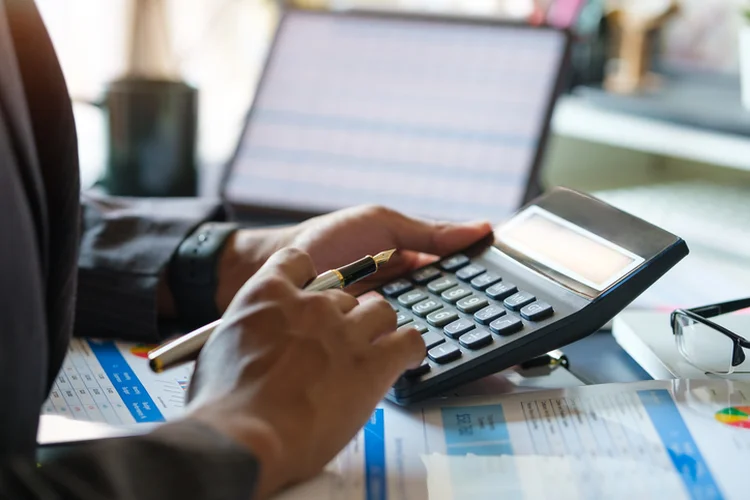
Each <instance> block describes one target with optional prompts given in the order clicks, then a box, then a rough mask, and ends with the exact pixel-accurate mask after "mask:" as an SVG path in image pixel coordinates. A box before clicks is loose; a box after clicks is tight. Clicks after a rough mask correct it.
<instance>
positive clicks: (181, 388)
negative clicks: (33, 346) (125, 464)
mask: <svg viewBox="0 0 750 500" xmlns="http://www.w3.org/2000/svg"><path fill="white" fill-rule="evenodd" d="M152 347H153V346H148V345H143V344H130V343H124V342H112V341H97V340H83V339H74V340H73V341H72V342H71V343H70V347H69V348H68V355H67V357H66V358H65V362H64V363H63V367H62V369H61V370H60V373H59V374H58V376H57V379H56V380H55V383H54V385H53V387H52V390H51V391H50V394H49V397H48V399H47V400H46V401H45V402H44V405H43V406H42V414H43V415H60V416H66V417H69V418H73V419H75V420H83V421H90V422H102V423H107V424H112V425H129V424H137V423H155V422H164V421H166V420H170V419H172V418H176V417H179V416H180V415H181V414H182V411H183V408H184V405H185V403H184V402H185V391H186V390H187V386H188V382H189V380H190V376H191V375H192V372H193V367H194V364H193V363H190V364H188V365H184V366H181V367H177V368H174V369H172V370H169V371H167V372H166V373H162V374H156V373H153V372H152V371H151V369H150V368H149V366H148V359H147V357H146V356H147V353H148V351H149V350H150V349H151V348H152Z"/></svg>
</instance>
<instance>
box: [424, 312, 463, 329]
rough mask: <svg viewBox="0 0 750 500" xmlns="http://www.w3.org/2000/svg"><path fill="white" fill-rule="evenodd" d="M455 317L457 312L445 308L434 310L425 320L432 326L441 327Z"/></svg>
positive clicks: (455, 318)
mask: <svg viewBox="0 0 750 500" xmlns="http://www.w3.org/2000/svg"><path fill="white" fill-rule="evenodd" d="M457 319H458V314H456V313H454V312H453V311H448V310H447V309H446V310H443V311H435V312H434V313H431V314H429V315H428V316H427V322H428V323H429V324H431V325H432V326H437V327H438V328H442V327H444V326H445V325H447V324H448V323H451V322H453V321H456V320H457Z"/></svg>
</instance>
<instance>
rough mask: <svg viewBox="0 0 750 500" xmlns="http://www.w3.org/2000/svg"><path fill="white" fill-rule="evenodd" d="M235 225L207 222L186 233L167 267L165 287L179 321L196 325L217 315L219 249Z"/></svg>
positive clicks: (186, 325)
mask: <svg viewBox="0 0 750 500" xmlns="http://www.w3.org/2000/svg"><path fill="white" fill-rule="evenodd" d="M238 228H239V226H238V225H237V224H235V223H231V222H208V223H205V224H202V225H201V226H199V227H198V229H196V230H195V231H193V233H192V234H191V235H190V236H188V237H187V238H186V239H185V240H184V241H183V242H182V244H180V247H179V248H178V249H177V252H176V253H175V255H174V257H173V258H172V262H171V263H170V266H169V288H170V291H171V292H172V297H173V298H174V302H175V308H176V309H177V314H178V317H179V319H180V322H181V323H184V326H185V327H187V328H196V327H198V326H203V325H205V324H207V323H210V322H211V321H214V320H215V319H217V318H218V317H219V316H220V313H219V310H218V309H217V307H216V287H217V283H218V265H219V257H220V256H221V251H222V249H223V248H224V245H225V244H226V242H227V240H228V239H229V237H230V236H231V235H232V234H233V233H234V232H235V231H236V230H237V229H238Z"/></svg>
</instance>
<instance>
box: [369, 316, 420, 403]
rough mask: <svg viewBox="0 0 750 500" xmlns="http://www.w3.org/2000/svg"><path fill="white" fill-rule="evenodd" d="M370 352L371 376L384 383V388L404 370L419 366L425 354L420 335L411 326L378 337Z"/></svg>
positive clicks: (391, 383)
mask: <svg viewBox="0 0 750 500" xmlns="http://www.w3.org/2000/svg"><path fill="white" fill-rule="evenodd" d="M370 352H371V356H370V362H371V363H372V364H373V366H372V368H373V370H372V373H373V376H374V377H377V378H378V381H379V382H382V383H383V384H385V387H386V389H387V388H388V387H390V386H391V385H393V383H394V382H395V381H396V380H397V379H398V377H400V376H401V374H403V373H404V372H405V371H406V370H409V369H411V368H416V367H417V366H419V365H420V364H421V363H422V361H423V360H424V358H425V356H426V355H427V349H426V347H425V344H424V340H422V336H421V335H420V334H419V332H418V331H417V330H415V329H411V328H405V329H399V330H396V331H395V332H393V333H389V334H387V335H384V336H382V337H380V339H378V341H377V342H376V343H375V344H374V345H373V346H372V349H371V351H370Z"/></svg>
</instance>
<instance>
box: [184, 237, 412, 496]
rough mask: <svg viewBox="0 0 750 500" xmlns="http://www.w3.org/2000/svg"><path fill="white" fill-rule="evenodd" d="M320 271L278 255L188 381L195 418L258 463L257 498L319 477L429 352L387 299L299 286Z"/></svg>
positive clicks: (241, 298)
mask: <svg viewBox="0 0 750 500" xmlns="http://www.w3.org/2000/svg"><path fill="white" fill-rule="evenodd" d="M315 273H316V270H315V266H314V264H313V262H312V260H311V259H310V257H309V256H308V255H307V254H305V253H304V252H301V251H299V250H293V249H286V250H282V251H281V252H279V253H277V254H275V255H274V256H272V257H271V258H270V259H269V260H268V262H266V264H265V265H264V266H263V267H262V268H261V269H260V270H259V271H258V272H257V273H256V275H255V276H253V278H251V279H250V280H249V281H248V282H247V283H246V284H245V285H244V286H243V288H242V289H241V290H240V292H239V293H238V294H237V297H236V298H235V300H234V301H233V302H232V304H231V305H230V307H229V309H228V310H227V312H226V314H225V315H224V322H223V324H222V326H221V327H220V328H219V329H218V330H217V331H216V332H215V333H214V334H213V335H212V337H211V339H210V340H209V342H208V343H207V344H206V346H205V347H204V348H203V350H202V352H201V354H200V357H199V359H198V363H197V366H196V370H195V374H194V375H193V379H192V382H191V385H190V391H189V398H190V399H191V403H190V405H189V408H188V410H189V415H190V417H191V418H194V419H197V420H200V421H202V422H204V423H206V424H208V425H210V426H212V427H214V428H215V429H217V430H218V431H220V432H222V433H224V434H226V435H228V436H229V437H231V438H233V439H235V440H236V441H237V442H239V443H240V444H242V445H245V446H247V447H248V448H249V449H250V450H251V451H252V452H253V453H254V454H255V455H256V456H257V457H258V459H259V460H260V463H261V477H260V484H259V488H260V490H259V492H258V494H259V496H260V497H266V496H268V495H270V494H272V493H274V492H276V491H278V490H279V489H280V488H283V487H284V486H286V485H289V484H291V483H294V482H298V481H302V480H304V479H307V478H309V477H311V476H313V475H315V474H316V473H318V472H319V471H320V470H321V469H322V468H323V466H325V464H326V463H328V462H329V461H330V460H331V459H332V458H333V457H334V456H335V455H336V453H338V452H339V451H340V450H341V449H342V448H343V447H344V446H345V445H346V444H347V443H348V442H349V441H350V440H351V439H352V437H354V435H355V434H356V433H357V431H358V430H359V429H361V427H362V426H363V425H364V424H365V423H366V421H367V419H368V418H369V417H370V415H371V414H372V411H373V409H374V408H375V406H376V405H377V403H378V401H380V400H381V399H382V398H383V396H384V395H385V393H386V391H387V390H388V388H389V387H390V386H391V385H393V383H394V382H395V381H396V379H397V378H398V377H399V376H400V374H401V373H403V372H404V371H405V370H406V369H408V368H413V367H416V366H418V365H419V364H420V363H421V362H422V360H423V359H424V356H425V345H424V342H423V341H422V339H421V336H420V335H419V333H418V332H417V331H416V330H412V329H408V330H403V329H402V330H399V331H394V330H395V329H396V314H395V313H394V311H393V309H392V308H391V307H390V306H389V305H388V304H387V303H386V302H385V301H384V300H372V301H367V302H364V303H363V304H361V305H358V303H357V300H356V299H355V298H354V297H352V296H351V295H349V294H347V293H344V292H342V291H339V290H331V291H327V292H316V293H311V292H305V291H303V290H301V287H302V286H303V285H304V284H305V283H307V282H308V281H309V280H310V279H312V278H313V277H314V276H315Z"/></svg>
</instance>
